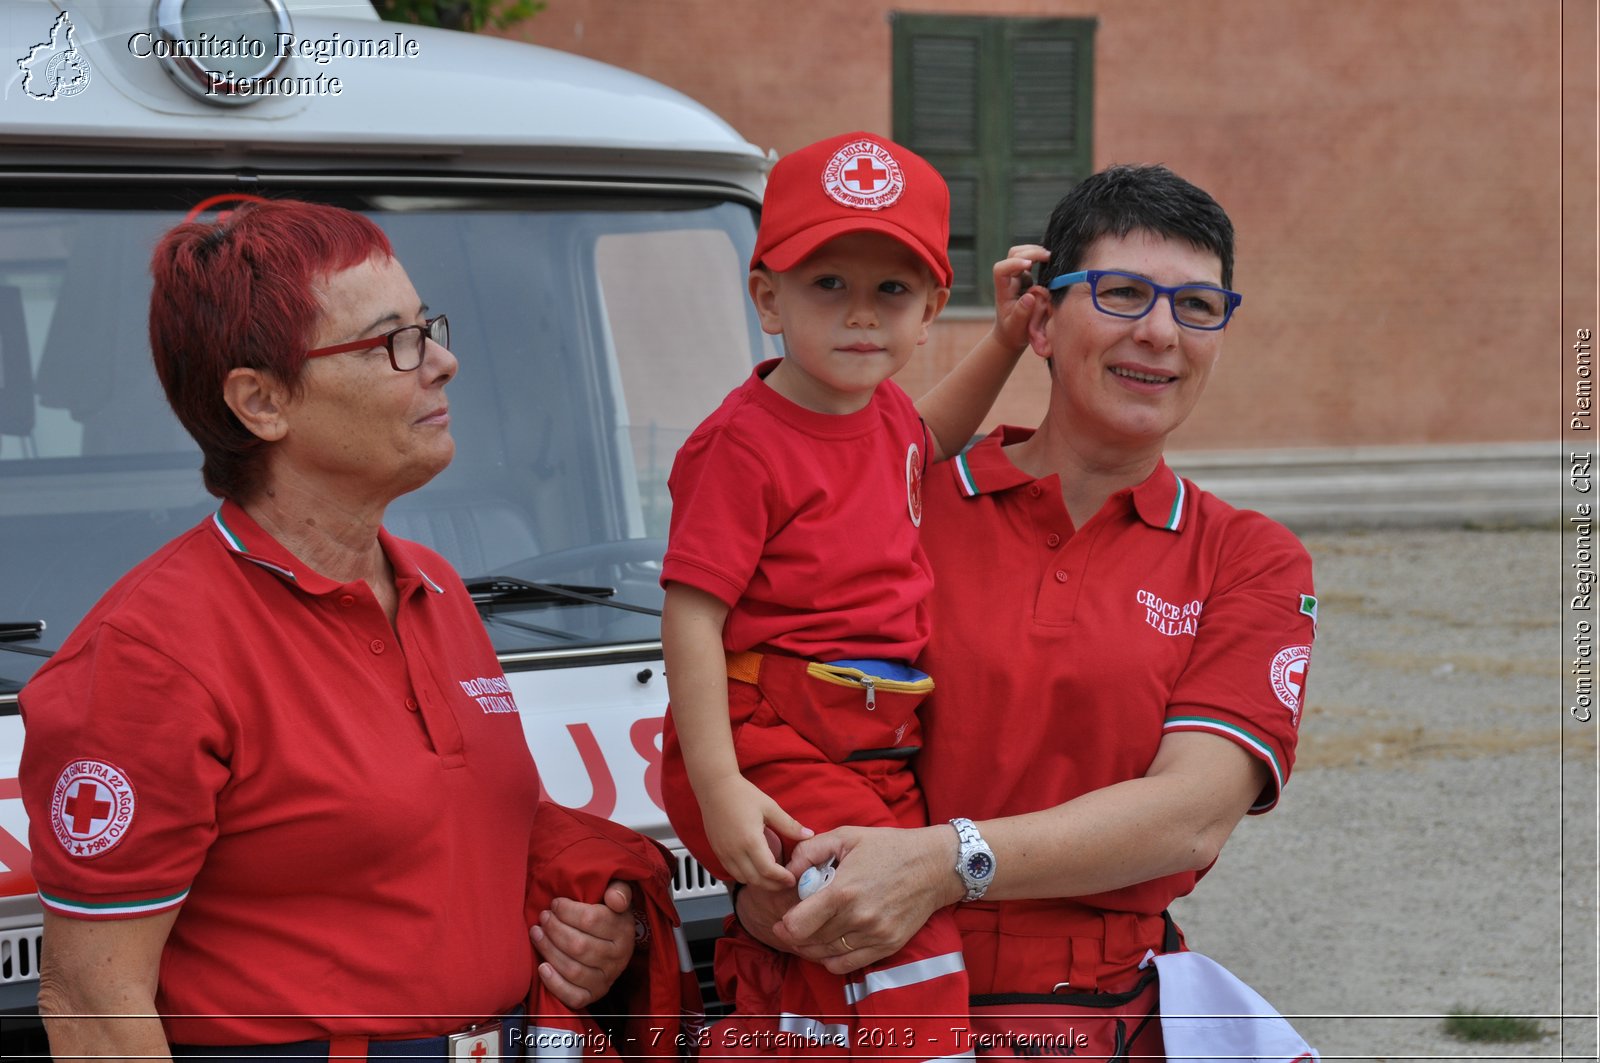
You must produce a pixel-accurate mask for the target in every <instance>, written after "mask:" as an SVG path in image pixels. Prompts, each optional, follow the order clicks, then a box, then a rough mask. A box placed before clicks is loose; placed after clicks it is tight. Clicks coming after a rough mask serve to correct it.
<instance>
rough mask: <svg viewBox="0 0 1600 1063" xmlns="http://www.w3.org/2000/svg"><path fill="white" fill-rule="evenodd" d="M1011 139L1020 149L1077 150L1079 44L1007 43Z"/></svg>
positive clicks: (1055, 41)
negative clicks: (1008, 51)
mask: <svg viewBox="0 0 1600 1063" xmlns="http://www.w3.org/2000/svg"><path fill="white" fill-rule="evenodd" d="M1011 64H1012V65H1011V70H1012V74H1011V76H1012V100H1013V102H1014V106H1013V108H1012V112H1011V115H1012V125H1011V130H1012V137H1013V144H1012V146H1013V148H1014V149H1015V150H1016V151H1017V152H1019V153H1025V154H1026V153H1033V152H1062V151H1076V150H1077V147H1078V129H1077V114H1078V98H1077V84H1078V73H1077V66H1078V42H1077V41H1075V40H1072V39H1070V38H1067V39H1061V38H1055V39H1052V38H1043V39H1034V38H1024V39H1021V40H1015V41H1013V42H1011Z"/></svg>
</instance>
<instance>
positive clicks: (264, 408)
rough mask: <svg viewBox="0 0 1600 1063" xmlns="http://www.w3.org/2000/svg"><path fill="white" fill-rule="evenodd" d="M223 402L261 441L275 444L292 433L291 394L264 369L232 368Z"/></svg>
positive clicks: (223, 388)
mask: <svg viewBox="0 0 1600 1063" xmlns="http://www.w3.org/2000/svg"><path fill="white" fill-rule="evenodd" d="M222 401H224V402H226V403H227V404H228V409H230V410H232V411H233V415H234V416H235V417H237V418H239V423H240V424H242V425H244V426H245V428H246V429H248V430H249V431H250V433H251V434H252V435H254V436H256V437H257V438H258V439H264V440H266V441H267V442H269V443H275V442H277V441H278V440H280V439H282V438H283V437H284V436H285V435H287V434H288V432H289V422H288V420H287V418H286V417H285V416H284V415H285V412H286V408H287V405H288V392H287V390H286V389H285V388H284V387H283V385H281V384H279V383H278V380H277V378H276V377H274V376H273V375H272V374H270V373H267V372H265V371H263V370H260V369H244V368H240V369H231V370H229V371H228V378H227V379H226V380H224V381H223V382H222Z"/></svg>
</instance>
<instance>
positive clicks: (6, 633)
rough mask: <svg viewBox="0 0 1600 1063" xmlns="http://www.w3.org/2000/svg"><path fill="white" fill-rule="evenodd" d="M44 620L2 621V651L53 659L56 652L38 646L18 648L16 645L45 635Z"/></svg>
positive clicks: (0, 642)
mask: <svg viewBox="0 0 1600 1063" xmlns="http://www.w3.org/2000/svg"><path fill="white" fill-rule="evenodd" d="M44 627H45V624H44V621H43V620H0V650H10V651H11V652H12V653H26V654H28V655H29V656H32V657H53V656H55V652H56V651H55V650H41V649H39V647H37V646H18V645H16V643H18V642H22V641H24V640H27V639H36V638H38V637H39V636H40V635H41V634H43V633H44Z"/></svg>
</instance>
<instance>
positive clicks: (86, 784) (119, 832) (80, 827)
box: [50, 760, 135, 859]
mask: <svg viewBox="0 0 1600 1063" xmlns="http://www.w3.org/2000/svg"><path fill="white" fill-rule="evenodd" d="M134 803H135V801H134V792H133V783H131V782H129V781H128V777H127V775H126V774H124V773H123V771H122V769H120V768H118V767H116V766H114V765H111V764H107V763H106V762H105V761H103V760H75V761H73V762H72V763H71V764H68V765H67V766H66V767H65V768H63V769H62V771H61V774H60V775H59V776H57V777H56V786H55V792H54V793H53V794H52V795H51V798H50V826H51V829H52V830H53V831H54V832H55V836H56V841H58V842H60V843H61V847H62V848H63V849H65V850H66V851H67V852H68V853H70V854H71V855H73V856H76V857H80V858H84V859H87V858H89V857H92V856H100V855H101V854H103V853H107V852H109V851H111V850H112V849H114V848H116V846H117V845H118V843H120V842H121V841H122V839H123V838H126V837H127V836H128V828H129V827H131V826H132V825H133V809H134Z"/></svg>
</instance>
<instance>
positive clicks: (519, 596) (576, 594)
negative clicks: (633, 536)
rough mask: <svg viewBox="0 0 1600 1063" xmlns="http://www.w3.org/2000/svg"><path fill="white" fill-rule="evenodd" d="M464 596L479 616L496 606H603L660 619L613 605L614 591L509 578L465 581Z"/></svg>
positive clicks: (653, 612)
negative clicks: (468, 596)
mask: <svg viewBox="0 0 1600 1063" xmlns="http://www.w3.org/2000/svg"><path fill="white" fill-rule="evenodd" d="M467 593H469V594H471V595H472V600H473V602H474V603H475V604H476V605H477V606H478V610H479V611H480V612H493V611H494V608H495V606H497V605H519V606H520V605H604V606H607V607H609V608H611V609H626V610H627V611H628V612H630V613H643V614H645V615H646V616H660V615H661V610H659V609H652V608H650V607H649V606H647V605H634V604H633V603H632V602H618V601H613V600H612V596H613V595H615V594H616V593H617V589H616V588H615V587H590V586H584V585H582V584H576V583H535V582H533V581H532V580H525V579H515V578H513V577H511V576H483V577H481V578H479V579H473V580H468V581H467Z"/></svg>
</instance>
